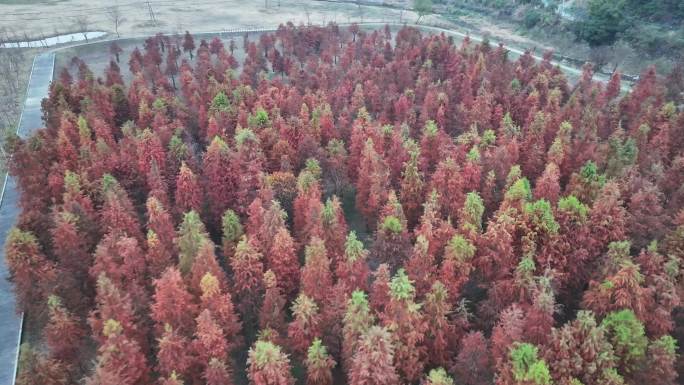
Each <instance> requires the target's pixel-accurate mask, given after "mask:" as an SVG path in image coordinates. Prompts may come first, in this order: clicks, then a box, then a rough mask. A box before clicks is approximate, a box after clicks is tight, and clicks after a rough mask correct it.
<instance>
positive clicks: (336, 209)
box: [321, 196, 347, 266]
mask: <svg viewBox="0 0 684 385" xmlns="http://www.w3.org/2000/svg"><path fill="white" fill-rule="evenodd" d="M321 225H322V234H321V238H322V239H323V242H324V243H325V248H326V249H327V250H328V255H329V256H330V261H331V263H332V265H333V266H337V264H338V263H339V261H340V260H341V259H342V256H343V255H344V248H345V246H344V245H345V236H346V234H347V222H346V220H345V219H344V212H343V211H342V206H341V204H340V200H339V199H338V198H337V197H336V196H333V197H332V198H329V199H328V200H326V202H325V205H324V206H323V210H322V211H321Z"/></svg>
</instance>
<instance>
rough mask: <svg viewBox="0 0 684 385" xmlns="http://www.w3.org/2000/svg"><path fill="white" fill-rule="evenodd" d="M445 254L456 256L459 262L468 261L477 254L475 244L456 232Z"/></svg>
mask: <svg viewBox="0 0 684 385" xmlns="http://www.w3.org/2000/svg"><path fill="white" fill-rule="evenodd" d="M444 255H445V257H447V256H449V257H455V258H456V259H457V260H458V261H459V262H467V261H470V260H471V259H472V258H473V257H474V256H475V246H474V245H473V244H472V242H470V241H469V240H467V239H466V238H464V237H463V236H462V235H461V234H456V235H454V236H453V237H452V238H451V240H449V243H448V244H447V246H446V250H445V252H444Z"/></svg>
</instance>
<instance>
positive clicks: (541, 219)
mask: <svg viewBox="0 0 684 385" xmlns="http://www.w3.org/2000/svg"><path fill="white" fill-rule="evenodd" d="M525 213H526V214H527V215H529V216H530V218H531V220H532V223H533V224H534V225H535V226H537V227H538V228H540V229H542V230H544V231H545V232H547V233H549V234H555V233H557V232H558V228H559V225H558V222H556V219H555V218H554V217H553V211H552V210H551V204H550V203H549V201H547V200H546V199H540V200H538V201H536V202H533V203H527V204H525Z"/></svg>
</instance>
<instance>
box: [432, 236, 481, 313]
mask: <svg viewBox="0 0 684 385" xmlns="http://www.w3.org/2000/svg"><path fill="white" fill-rule="evenodd" d="M474 256H475V246H474V245H473V244H472V243H471V242H470V241H469V240H467V239H465V238H464V237H462V236H461V235H458V234H457V235H455V236H454V237H453V238H451V240H450V241H449V243H448V244H447V246H446V247H445V249H444V259H442V265H441V266H440V271H439V277H440V280H441V281H442V282H446V288H447V291H448V293H449V298H450V299H451V300H456V299H457V298H458V297H459V296H460V294H461V288H462V287H463V285H465V284H466V282H467V281H468V278H469V276H470V272H471V270H472V262H471V261H472V259H473V257H474Z"/></svg>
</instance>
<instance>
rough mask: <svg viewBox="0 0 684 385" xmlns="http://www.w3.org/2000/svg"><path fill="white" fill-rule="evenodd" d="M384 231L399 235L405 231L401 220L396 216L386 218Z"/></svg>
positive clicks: (383, 225)
mask: <svg viewBox="0 0 684 385" xmlns="http://www.w3.org/2000/svg"><path fill="white" fill-rule="evenodd" d="M382 229H383V230H384V231H389V232H392V233H394V234H399V233H401V232H402V231H403V226H402V225H401V221H400V220H399V218H397V217H395V216H394V215H390V216H387V217H385V220H384V221H383V222H382Z"/></svg>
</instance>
